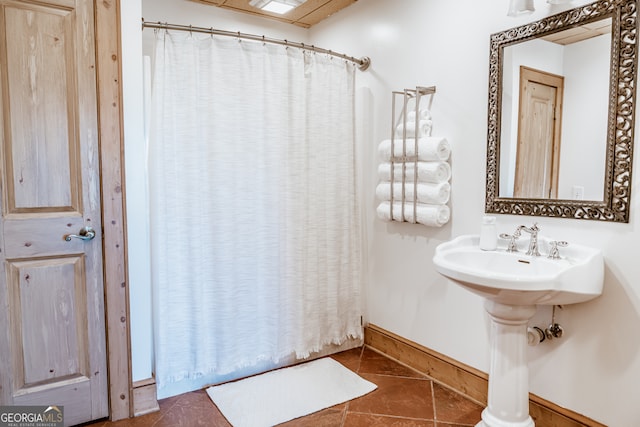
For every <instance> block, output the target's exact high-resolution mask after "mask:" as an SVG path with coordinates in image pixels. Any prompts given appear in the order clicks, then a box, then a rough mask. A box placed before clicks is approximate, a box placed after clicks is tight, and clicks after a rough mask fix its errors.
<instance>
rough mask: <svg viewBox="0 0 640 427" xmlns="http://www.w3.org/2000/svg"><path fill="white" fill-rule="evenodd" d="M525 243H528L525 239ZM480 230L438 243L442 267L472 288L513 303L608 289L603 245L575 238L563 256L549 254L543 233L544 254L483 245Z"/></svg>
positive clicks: (568, 298)
mask: <svg viewBox="0 0 640 427" xmlns="http://www.w3.org/2000/svg"><path fill="white" fill-rule="evenodd" d="M522 240H523V241H520V242H519V244H520V245H528V242H529V239H522ZM478 243H479V236H477V235H465V236H460V237H457V238H455V239H453V240H451V241H449V242H445V243H442V244H440V245H439V246H438V247H437V248H436V253H435V256H434V257H433V262H434V264H435V266H436V270H437V271H438V272H439V273H440V274H442V275H444V276H446V277H448V278H449V279H451V280H453V281H454V282H456V283H457V284H459V285H461V286H463V287H464V288H466V289H468V290H469V291H471V292H473V293H476V294H478V295H480V296H483V297H485V298H487V299H489V300H492V301H494V302H498V303H501V304H508V305H536V304H539V305H558V304H574V303H579V302H584V301H588V300H590V299H593V298H596V297H597V296H599V295H600V294H602V286H603V280H604V262H603V259H602V253H601V251H600V250H598V249H594V248H590V247H587V246H581V245H576V244H573V243H569V245H568V246H567V247H563V248H560V256H561V258H560V259H549V258H547V257H546V254H547V253H549V241H548V240H547V239H545V238H544V237H539V238H538V245H539V247H540V252H541V253H542V254H543V255H542V256H539V257H533V256H527V255H525V254H524V252H525V251H526V248H525V250H524V251H523V250H521V251H520V252H506V243H504V244H503V245H502V247H500V246H499V247H498V249H497V250H495V251H483V250H481V249H480V248H479V247H478Z"/></svg>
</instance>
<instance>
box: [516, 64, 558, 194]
mask: <svg viewBox="0 0 640 427" xmlns="http://www.w3.org/2000/svg"><path fill="white" fill-rule="evenodd" d="M563 87H564V79H563V77H561V76H556V75H554V74H549V73H545V72H543V71H538V70H533V69H531V68H527V67H520V106H519V116H518V144H517V154H516V173H515V187H514V197H519V198H535V199H547V198H552V199H553V198H556V197H557V194H558V172H559V166H560V131H561V128H562V95H563Z"/></svg>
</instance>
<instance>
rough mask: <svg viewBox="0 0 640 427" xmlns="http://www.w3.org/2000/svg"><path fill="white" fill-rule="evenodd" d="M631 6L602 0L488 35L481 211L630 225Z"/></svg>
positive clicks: (627, 0)
mask: <svg viewBox="0 0 640 427" xmlns="http://www.w3.org/2000/svg"><path fill="white" fill-rule="evenodd" d="M636 6H637V3H636V0H614V1H609V0H600V1H596V2H594V3H591V4H588V5H585V6H581V7H577V8H575V9H572V10H568V11H565V12H562V13H559V14H557V15H553V16H550V17H547V18H544V19H541V20H539V21H536V22H533V23H530V24H526V25H523V26H520V27H516V28H513V29H509V30H506V31H503V32H500V33H496V34H493V35H492V36H491V40H490V43H491V46H490V48H491V51H490V58H489V117H488V141H487V189H486V190H487V191H486V205H485V211H486V212H490V213H504V214H514V215H534V216H551V217H565V218H581V219H597V220H604V221H616V222H628V220H629V202H630V190H631V181H630V178H631V161H632V152H633V131H634V120H635V90H636V89H635V87H636V79H637V69H636V63H637V62H636V61H637V46H636V41H637V40H636V36H637V35H636V31H637V30H636V19H637V18H636ZM585 34H587V35H585ZM578 39H581V41H580V42H577V43H573V44H571V43H569V42H570V41H572V40H578ZM559 43H563V44H559ZM596 52H601V53H599V54H596ZM597 76H601V77H600V78H598V77H597ZM534 141H535V143H532V142H534Z"/></svg>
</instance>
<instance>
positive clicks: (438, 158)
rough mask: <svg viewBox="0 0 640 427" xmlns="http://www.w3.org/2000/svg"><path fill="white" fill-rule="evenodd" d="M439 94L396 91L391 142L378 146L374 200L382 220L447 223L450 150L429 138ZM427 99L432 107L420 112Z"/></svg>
mask: <svg viewBox="0 0 640 427" xmlns="http://www.w3.org/2000/svg"><path fill="white" fill-rule="evenodd" d="M435 93H436V88H435V86H430V87H424V86H417V87H416V88H415V89H404V90H402V91H393V92H392V108H391V110H392V113H391V139H390V140H386V141H383V142H382V143H381V144H380V147H379V151H380V154H381V155H382V160H383V163H382V164H381V165H380V167H379V169H378V175H379V178H380V180H381V182H380V183H379V184H378V187H377V188H376V195H377V196H378V198H379V199H381V201H382V203H381V204H380V205H379V206H378V209H377V211H378V216H379V217H381V218H382V219H386V220H390V221H400V222H410V223H414V224H415V223H421V224H423V225H429V226H436V227H439V226H442V225H443V224H445V223H447V222H448V221H449V207H448V206H447V205H446V203H447V202H448V200H449V192H450V184H449V179H450V177H451V168H450V165H449V164H448V163H447V160H448V159H449V153H450V147H449V143H448V142H447V140H446V139H445V138H438V137H432V136H431V131H432V127H433V122H432V120H431V112H430V109H431V104H432V101H433V95H434V94H435ZM426 96H429V97H430V99H429V104H428V107H427V108H422V105H421V102H422V101H423V99H422V98H423V97H426ZM387 171H389V172H387Z"/></svg>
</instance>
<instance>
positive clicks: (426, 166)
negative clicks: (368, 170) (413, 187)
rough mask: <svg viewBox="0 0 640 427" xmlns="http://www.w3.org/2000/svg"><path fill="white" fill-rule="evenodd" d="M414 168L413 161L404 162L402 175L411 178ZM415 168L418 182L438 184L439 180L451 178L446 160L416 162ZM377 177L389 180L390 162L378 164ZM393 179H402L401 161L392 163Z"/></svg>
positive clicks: (410, 179)
mask: <svg viewBox="0 0 640 427" xmlns="http://www.w3.org/2000/svg"><path fill="white" fill-rule="evenodd" d="M414 170H415V164H414V163H413V162H407V163H406V164H405V173H404V176H405V179H406V180H409V181H412V180H413V174H414V172H413V171H414ZM417 170H418V181H419V182H431V183H433V184H439V183H441V182H445V181H449V179H450V178H451V166H450V165H449V163H447V162H418V169H417ZM378 178H380V179H381V180H383V181H390V180H391V163H386V162H385V163H380V164H379V165H378ZM393 179H394V181H402V164H401V163H394V165H393Z"/></svg>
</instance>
